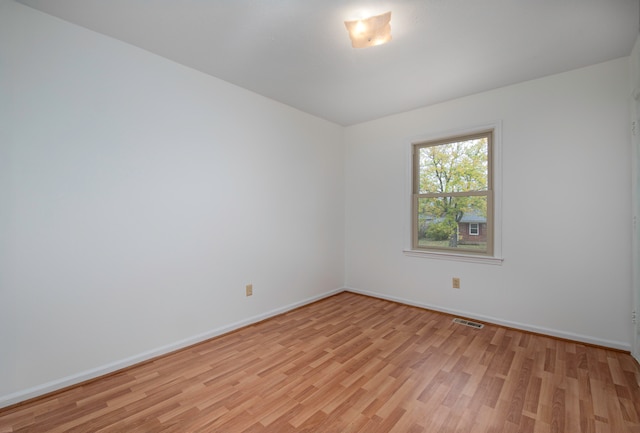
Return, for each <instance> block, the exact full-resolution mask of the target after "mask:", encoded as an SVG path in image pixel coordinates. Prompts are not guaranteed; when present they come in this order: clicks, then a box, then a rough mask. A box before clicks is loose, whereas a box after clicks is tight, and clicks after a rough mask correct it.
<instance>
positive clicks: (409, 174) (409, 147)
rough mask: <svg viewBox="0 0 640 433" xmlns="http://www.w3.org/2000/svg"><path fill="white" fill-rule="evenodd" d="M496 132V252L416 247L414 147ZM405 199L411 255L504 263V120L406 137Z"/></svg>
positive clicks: (407, 245)
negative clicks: (419, 144) (481, 253)
mask: <svg viewBox="0 0 640 433" xmlns="http://www.w3.org/2000/svg"><path fill="white" fill-rule="evenodd" d="M487 130H492V131H493V148H492V161H491V164H492V170H493V171H492V176H493V255H479V254H468V253H465V252H449V251H428V250H421V249H420V250H418V249H414V248H413V247H412V238H413V230H412V223H413V148H414V145H415V144H417V143H424V142H427V141H438V140H445V139H447V138H450V137H456V136H465V135H472V134H477V133H480V132H482V131H487ZM405 161H406V169H405V172H406V174H405V194H404V196H405V200H404V214H405V218H404V220H405V224H404V249H403V253H404V255H406V256H410V257H421V258H425V259H438V260H453V261H461V262H473V263H484V264H492V265H501V264H502V262H503V260H504V259H503V257H502V122H501V121H495V122H491V123H487V124H482V125H477V126H473V127H469V128H464V129H462V128H461V129H456V130H449V131H441V132H436V133H432V134H425V135H421V136H417V137H411V138H408V139H407V140H406V156H405Z"/></svg>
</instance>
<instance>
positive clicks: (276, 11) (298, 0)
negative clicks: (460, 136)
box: [20, 0, 640, 125]
mask: <svg viewBox="0 0 640 433" xmlns="http://www.w3.org/2000/svg"><path fill="white" fill-rule="evenodd" d="M20 2H21V3H23V4H26V5H28V6H31V7H33V8H36V9H39V10H41V11H44V12H47V13H49V14H51V15H54V16H57V17H60V18H62V19H64V20H67V21H70V22H72V23H75V24H78V25H81V26H84V27H86V28H89V29H91V30H95V31H97V32H100V33H103V34H105V35H109V36H112V37H114V38H116V39H120V40H122V41H125V42H127V43H130V44H132V45H136V46H138V47H140V48H143V49H145V50H148V51H151V52H153V53H156V54H158V55H161V56H163V57H166V58H169V59H171V60H174V61H176V62H178V63H181V64H183V65H186V66H189V67H192V68H194V69H198V70H200V71H202V72H205V73H207V74H210V75H213V76H215V77H218V78H221V79H223V80H225V81H228V82H231V83H234V84H236V85H238V86H241V87H244V88H246V89H249V90H252V91H254V92H256V93H259V94H261V95H264V96H267V97H269V98H272V99H275V100H277V101H280V102H283V103H285V104H288V105H290V106H293V107H296V108H298V109H300V110H302V111H305V112H308V113H311V114H313V115H316V116H319V117H322V118H324V119H328V120H330V121H333V122H336V123H338V124H341V125H352V124H355V123H359V122H363V121H367V120H371V119H375V118H379V117H383V116H386V115H389V114H394V113H399V112H402V111H406V110H410V109H413V108H417V107H421V106H426V105H430V104H434V103H437V102H441V101H445V100H449V99H453V98H457V97H460V96H465V95H469V94H473V93H477V92H481V91H484V90H489V89H493V88H497V87H501V86H505V85H508V84H513V83H517V82H522V81H526V80H530V79H534V78H539V77H542V76H546V75H550V74H555V73H558V72H563V71H568V70H571V69H575V68H579V67H583V66H587V65H591V64H595V63H600V62H603V61H607V60H611V59H615V58H618V57H623V56H628V55H629V54H630V53H631V50H632V48H633V44H634V42H635V39H636V36H637V35H638V27H639V24H638V23H639V16H640V12H639V0H395V1H368V2H367V1H360V0H108V1H107V0H55V1H52V0H20ZM389 10H390V11H392V17H391V30H392V34H393V40H392V41H391V42H390V43H389V44H386V45H382V46H377V47H372V48H364V49H353V48H351V43H350V41H349V38H348V35H347V32H346V29H345V26H344V23H343V21H344V20H347V19H353V18H358V17H362V16H363V15H374V14H379V13H382V12H386V11H389Z"/></svg>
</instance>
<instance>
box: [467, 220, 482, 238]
mask: <svg viewBox="0 0 640 433" xmlns="http://www.w3.org/2000/svg"><path fill="white" fill-rule="evenodd" d="M468 224H469V236H480V223H468ZM472 227H473V228H474V230H471V228H472Z"/></svg>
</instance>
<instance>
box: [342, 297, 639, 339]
mask: <svg viewBox="0 0 640 433" xmlns="http://www.w3.org/2000/svg"><path fill="white" fill-rule="evenodd" d="M345 290H346V291H348V292H353V293H359V294H361V295H367V296H371V297H374V298H380V299H386V300H387V301H393V302H398V303H401V304H406V305H411V306H413V307H420V308H426V309H428V310H433V311H439V312H442V313H447V314H453V315H456V316H461V317H463V318H467V319H476V320H480V321H482V322H487V323H493V324H495V325H502V326H506V327H509V328H515V329H520V330H523V331H529V332H534V333H536V334H544V335H549V336H552V337H557V338H562V339H565V340H572V341H576V342H581V343H587V344H593V345H596V346H602V347H610V348H612V349H618V350H624V351H625V352H630V351H631V345H630V344H629V343H624V342H622V341H615V340H603V339H600V338H595V337H589V336H587V335H580V334H574V333H572V332H565V331H558V330H556V329H548V328H543V327H540V326H535V325H528V324H526V323H519V322H511V321H509V320H503V319H499V318H497V317H490V316H483V315H480V314H474V313H471V312H468V311H462V310H455V309H451V308H443V307H439V306H437V305H431V304H427V303H423V302H417V301H412V300H409V299H404V298H399V297H396V296H388V295H384V294H381V293H377V292H370V291H368V290H360V289H354V288H352V287H345Z"/></svg>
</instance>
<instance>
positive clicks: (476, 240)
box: [416, 196, 487, 252]
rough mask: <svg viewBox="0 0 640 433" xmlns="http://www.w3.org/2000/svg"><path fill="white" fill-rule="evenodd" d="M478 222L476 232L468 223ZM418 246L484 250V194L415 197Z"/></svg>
mask: <svg viewBox="0 0 640 433" xmlns="http://www.w3.org/2000/svg"><path fill="white" fill-rule="evenodd" d="M471 224H477V233H478V234H477V235H472V234H470V230H469V229H470V227H469V226H470V225H471ZM417 228H418V245H416V246H417V247H419V248H447V249H449V248H454V249H457V250H471V251H478V252H482V251H486V249H487V197H486V196H474V197H435V198H418V227H417Z"/></svg>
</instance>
